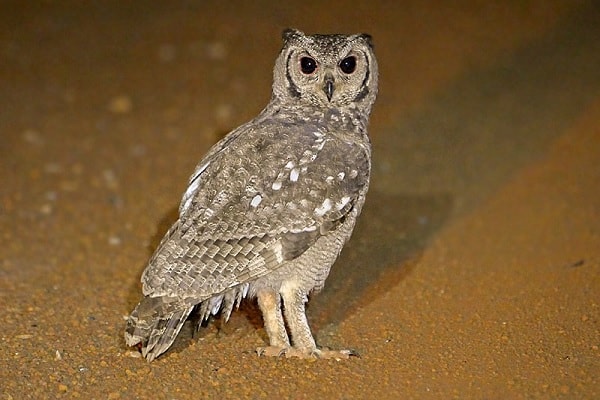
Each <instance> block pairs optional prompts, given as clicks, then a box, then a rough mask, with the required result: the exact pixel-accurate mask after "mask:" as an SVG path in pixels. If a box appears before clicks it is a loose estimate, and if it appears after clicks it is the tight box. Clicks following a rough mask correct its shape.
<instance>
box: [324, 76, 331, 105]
mask: <svg viewBox="0 0 600 400" xmlns="http://www.w3.org/2000/svg"><path fill="white" fill-rule="evenodd" d="M323 91H324V92H325V95H326V96H327V100H329V101H331V98H332V97H333V76H331V75H327V76H325V85H323Z"/></svg>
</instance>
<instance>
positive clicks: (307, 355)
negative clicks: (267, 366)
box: [256, 346, 360, 360]
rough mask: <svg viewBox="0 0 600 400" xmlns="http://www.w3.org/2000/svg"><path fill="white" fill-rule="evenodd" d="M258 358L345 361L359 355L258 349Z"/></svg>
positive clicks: (345, 351)
mask: <svg viewBox="0 0 600 400" xmlns="http://www.w3.org/2000/svg"><path fill="white" fill-rule="evenodd" d="M256 353H257V354H258V355H259V356H269V357H281V356H285V358H292V357H298V358H302V359H317V358H323V359H334V360H346V359H348V358H350V357H359V358H360V355H359V354H358V353H357V352H356V351H355V350H329V349H301V348H296V347H277V346H269V347H259V348H258V349H256Z"/></svg>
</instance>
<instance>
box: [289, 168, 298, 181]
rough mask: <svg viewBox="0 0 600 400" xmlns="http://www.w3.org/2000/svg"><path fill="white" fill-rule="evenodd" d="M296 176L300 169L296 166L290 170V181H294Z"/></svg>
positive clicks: (296, 178)
mask: <svg viewBox="0 0 600 400" xmlns="http://www.w3.org/2000/svg"><path fill="white" fill-rule="evenodd" d="M298 176H300V171H298V168H294V169H292V170H291V171H290V181H292V182H296V181H297V180H298Z"/></svg>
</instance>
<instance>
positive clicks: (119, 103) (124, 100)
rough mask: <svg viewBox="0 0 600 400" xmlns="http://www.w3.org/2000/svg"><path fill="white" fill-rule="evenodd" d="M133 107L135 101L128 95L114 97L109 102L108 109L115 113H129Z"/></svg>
mask: <svg viewBox="0 0 600 400" xmlns="http://www.w3.org/2000/svg"><path fill="white" fill-rule="evenodd" d="M132 108H133V103H132V102H131V98H129V96H127V95H120V96H116V97H113V98H112V99H111V100H110V102H109V103H108V111H110V112H112V113H114V114H127V113H129V112H130V111H131V109H132Z"/></svg>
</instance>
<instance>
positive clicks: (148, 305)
mask: <svg viewBox="0 0 600 400" xmlns="http://www.w3.org/2000/svg"><path fill="white" fill-rule="evenodd" d="M193 309H194V306H193V305H191V306H190V305H189V304H186V303H184V302H182V301H181V300H180V299H174V298H172V297H148V296H146V297H144V298H143V299H142V301H140V303H139V304H138V305H137V306H136V307H135V309H134V310H133V312H132V313H131V315H130V316H129V319H128V320H127V327H126V328H125V342H127V345H128V346H136V345H138V344H140V343H141V345H142V355H143V356H144V357H145V358H146V360H148V362H150V361H152V360H154V359H155V358H156V357H158V356H159V355H161V354H162V353H164V352H165V351H167V350H168V349H169V347H171V345H172V344H173V341H175V338H176V337H177V334H178V333H179V331H180V330H181V327H182V326H183V323H184V322H185V320H186V319H187V317H188V315H190V312H192V310H193Z"/></svg>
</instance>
